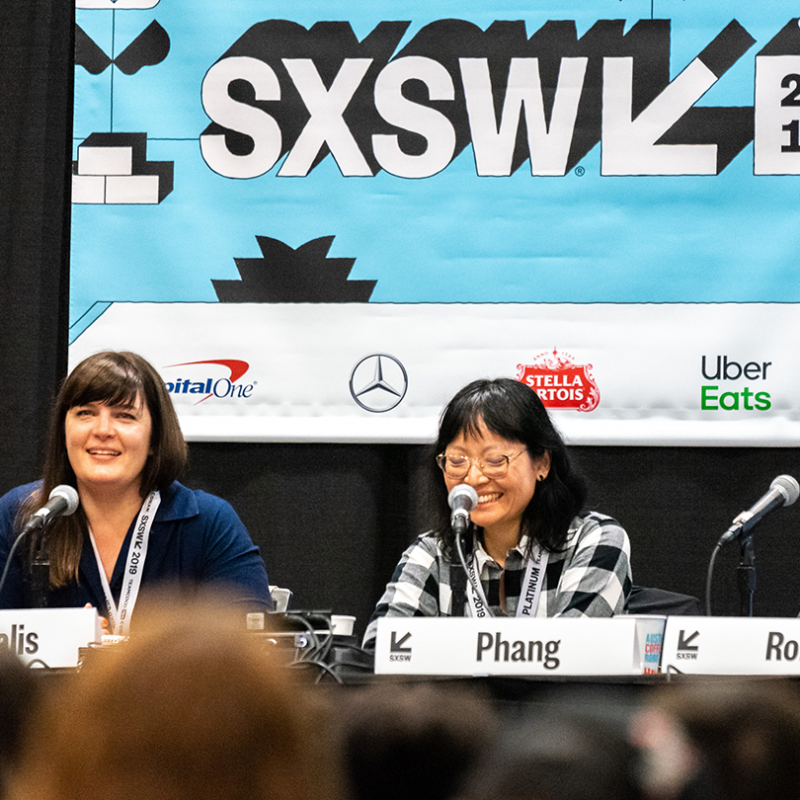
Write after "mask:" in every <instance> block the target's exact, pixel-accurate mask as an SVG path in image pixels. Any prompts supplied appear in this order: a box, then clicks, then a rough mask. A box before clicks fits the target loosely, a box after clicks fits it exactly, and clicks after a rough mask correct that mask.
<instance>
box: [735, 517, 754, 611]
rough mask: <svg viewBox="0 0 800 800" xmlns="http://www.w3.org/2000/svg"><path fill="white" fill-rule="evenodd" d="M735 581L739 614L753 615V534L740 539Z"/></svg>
mask: <svg viewBox="0 0 800 800" xmlns="http://www.w3.org/2000/svg"><path fill="white" fill-rule="evenodd" d="M736 583H737V585H738V587H739V616H741V617H752V616H753V594H754V592H755V590H756V553H755V548H754V547H753V534H752V533H748V534H747V535H746V536H744V537H743V538H742V540H741V553H740V556H739V565H738V566H737V567H736Z"/></svg>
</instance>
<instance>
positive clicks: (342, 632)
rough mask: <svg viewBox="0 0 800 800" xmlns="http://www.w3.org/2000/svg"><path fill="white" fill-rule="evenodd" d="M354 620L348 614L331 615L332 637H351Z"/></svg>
mask: <svg viewBox="0 0 800 800" xmlns="http://www.w3.org/2000/svg"><path fill="white" fill-rule="evenodd" d="M355 621H356V618H355V617H354V616H352V615H350V614H331V628H332V629H333V635H334V636H352V635H353V625H354V624H355Z"/></svg>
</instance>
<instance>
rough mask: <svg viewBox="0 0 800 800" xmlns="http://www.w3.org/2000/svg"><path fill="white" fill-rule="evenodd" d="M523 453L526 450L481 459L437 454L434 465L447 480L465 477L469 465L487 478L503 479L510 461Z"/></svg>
mask: <svg viewBox="0 0 800 800" xmlns="http://www.w3.org/2000/svg"><path fill="white" fill-rule="evenodd" d="M525 452H526V450H520V451H519V452H517V453H512V454H511V455H510V456H487V457H486V458H483V459H480V458H470V457H469V456H449V455H447V453H439V455H438V456H436V463H437V464H438V465H439V468H440V469H441V470H442V472H444V474H445V475H447V477H448V478H455V479H456V480H461V479H462V478H466V477H467V475H468V474H469V465H470V464H475V466H476V467H477V468H478V469H479V470H480V471H481V472H482V473H483V474H484V475H485V476H486V477H487V478H491V479H495V478H505V476H506V475H507V474H508V465H509V464H510V463H511V461H512V460H513V459H515V458H516V457H517V456H518V455H521V454H522V453H525Z"/></svg>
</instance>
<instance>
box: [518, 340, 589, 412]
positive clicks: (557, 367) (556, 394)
mask: <svg viewBox="0 0 800 800" xmlns="http://www.w3.org/2000/svg"><path fill="white" fill-rule="evenodd" d="M517 380H518V381H521V382H522V383H524V384H526V385H527V386H530V387H531V389H533V390H534V391H535V392H536V394H538V395H539V399H540V400H541V401H542V403H543V404H544V405H545V406H547V408H557V409H568V410H572V411H593V410H594V409H595V408H597V406H598V405H599V404H600V389H598V387H597V383H596V382H595V379H594V378H593V377H592V365H591V364H576V363H575V359H574V358H573V357H572V356H571V355H570V354H569V353H559V352H558V350H556V349H554V350H553V352H552V353H550V352H547V353H540V354H539V355H538V356H536V358H534V359H533V363H532V364H517Z"/></svg>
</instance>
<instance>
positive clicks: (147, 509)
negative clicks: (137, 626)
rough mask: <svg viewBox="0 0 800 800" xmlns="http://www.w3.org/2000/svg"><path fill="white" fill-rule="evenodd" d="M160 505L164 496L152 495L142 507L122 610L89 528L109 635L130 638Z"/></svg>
mask: <svg viewBox="0 0 800 800" xmlns="http://www.w3.org/2000/svg"><path fill="white" fill-rule="evenodd" d="M160 503H161V493H160V492H158V491H155V492H152V493H151V494H150V495H149V497H148V498H147V499H146V500H145V501H144V503H143V504H142V509H141V511H140V512H139V518H138V519H137V520H136V530H134V532H133V541H132V542H131V544H130V547H129V548H128V560H127V562H126V564H125V577H124V578H123V582H122V590H121V591H120V593H119V607H117V604H116V603H115V602H114V597H113V595H112V594H111V587H110V586H109V584H108V578H106V571H105V569H104V567H103V562H102V561H101V560H100V553H99V552H98V550H97V544H96V542H95V540H94V535H93V534H92V529H91V528H89V538H90V539H91V541H92V548H93V549H94V556H95V558H96V559H97V569H98V571H99V572H100V582H101V583H102V584H103V592H104V593H105V596H106V606H107V607H108V628H109V633H113V634H114V635H115V636H127V635H128V630H129V628H130V625H131V615H132V614H133V607H134V606H135V605H136V599H137V598H138V596H139V587H140V586H141V585H142V572H143V571H144V560H145V558H147V545H148V542H149V541H150V528H151V527H152V526H153V519H154V518H155V516H156V511H157V510H158V506H159V504H160Z"/></svg>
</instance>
